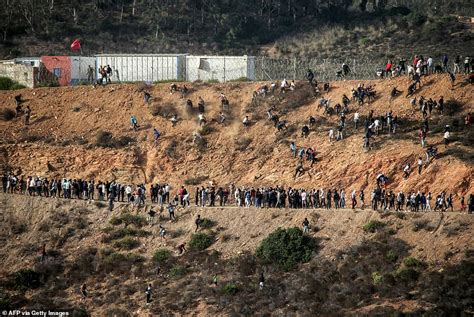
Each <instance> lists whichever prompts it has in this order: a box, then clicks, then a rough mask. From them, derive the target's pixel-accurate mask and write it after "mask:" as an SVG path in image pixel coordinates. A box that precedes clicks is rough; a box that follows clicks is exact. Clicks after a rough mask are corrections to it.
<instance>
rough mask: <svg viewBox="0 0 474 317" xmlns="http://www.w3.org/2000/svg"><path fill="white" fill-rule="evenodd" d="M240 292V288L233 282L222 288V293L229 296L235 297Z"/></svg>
mask: <svg viewBox="0 0 474 317" xmlns="http://www.w3.org/2000/svg"><path fill="white" fill-rule="evenodd" d="M238 291H239V288H238V287H237V285H235V284H234V283H232V282H229V283H227V284H226V285H224V286H223V287H222V293H224V294H227V295H235V294H237V292H238Z"/></svg>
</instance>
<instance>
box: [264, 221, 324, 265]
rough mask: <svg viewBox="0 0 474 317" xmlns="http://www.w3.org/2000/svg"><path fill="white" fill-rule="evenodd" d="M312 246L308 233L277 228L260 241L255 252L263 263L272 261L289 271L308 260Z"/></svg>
mask: <svg viewBox="0 0 474 317" xmlns="http://www.w3.org/2000/svg"><path fill="white" fill-rule="evenodd" d="M314 247H315V243H314V240H313V239H312V238H310V237H309V236H308V235H303V231H302V230H301V229H299V228H289V229H281V228H278V229H277V230H275V231H273V232H272V233H271V234H270V235H269V236H268V237H267V238H265V239H264V240H263V241H262V243H261V244H260V246H259V247H258V248H257V250H256V252H255V254H256V256H257V257H258V258H260V259H261V260H262V261H263V262H264V263H266V264H271V263H274V264H276V265H278V266H279V267H280V268H282V269H284V270H286V271H289V270H291V269H293V268H295V267H296V265H297V264H298V263H304V262H308V261H309V260H310V259H311V256H312V253H313V249H314Z"/></svg>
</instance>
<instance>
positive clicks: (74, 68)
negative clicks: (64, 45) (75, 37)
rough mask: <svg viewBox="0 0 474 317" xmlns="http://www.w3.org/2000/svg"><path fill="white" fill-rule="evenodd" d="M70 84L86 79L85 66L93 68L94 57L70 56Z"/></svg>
mask: <svg viewBox="0 0 474 317" xmlns="http://www.w3.org/2000/svg"><path fill="white" fill-rule="evenodd" d="M70 58H71V84H72V85H74V84H77V83H79V82H81V81H86V80H87V68H88V67H89V65H91V67H92V68H93V69H95V68H96V67H95V61H96V58H95V57H88V56H71V57H70Z"/></svg>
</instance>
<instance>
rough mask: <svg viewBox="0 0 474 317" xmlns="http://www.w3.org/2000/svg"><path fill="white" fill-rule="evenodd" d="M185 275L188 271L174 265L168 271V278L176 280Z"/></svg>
mask: <svg viewBox="0 0 474 317" xmlns="http://www.w3.org/2000/svg"><path fill="white" fill-rule="evenodd" d="M186 273H188V270H187V269H186V268H185V267H184V266H181V265H175V266H173V267H172V268H171V270H170V277H171V278H174V279H177V278H180V277H183V276H185V275H186Z"/></svg>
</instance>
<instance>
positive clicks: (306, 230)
mask: <svg viewBox="0 0 474 317" xmlns="http://www.w3.org/2000/svg"><path fill="white" fill-rule="evenodd" d="M303 233H309V220H308V218H304V220H303Z"/></svg>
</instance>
